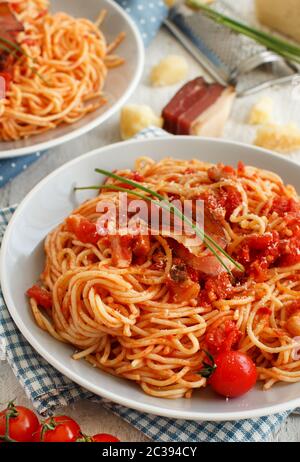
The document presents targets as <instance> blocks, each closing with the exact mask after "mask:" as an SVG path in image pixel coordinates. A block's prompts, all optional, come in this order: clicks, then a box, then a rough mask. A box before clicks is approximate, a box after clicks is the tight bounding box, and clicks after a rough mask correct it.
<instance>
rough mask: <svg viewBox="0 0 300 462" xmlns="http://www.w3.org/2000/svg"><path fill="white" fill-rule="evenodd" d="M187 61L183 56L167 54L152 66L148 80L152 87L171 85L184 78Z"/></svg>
mask: <svg viewBox="0 0 300 462" xmlns="http://www.w3.org/2000/svg"><path fill="white" fill-rule="evenodd" d="M187 73H188V63H187V61H186V59H185V58H184V57H183V56H177V55H169V56H167V57H166V58H164V59H162V60H161V61H160V62H159V63H158V64H157V65H156V66H154V67H153V69H152V71H151V75H150V82H151V84H152V85H153V86H154V87H164V86H166V85H173V84H175V83H178V82H180V81H181V80H183V79H185V78H186V76H187Z"/></svg>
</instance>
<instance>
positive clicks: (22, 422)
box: [0, 402, 39, 443]
mask: <svg viewBox="0 0 300 462" xmlns="http://www.w3.org/2000/svg"><path fill="white" fill-rule="evenodd" d="M38 426H39V420H38V418H37V416H36V415H35V413H34V412H33V411H31V410H30V409H28V408H27V407H24V406H15V405H14V403H13V402H11V403H9V404H8V406H7V408H6V409H4V410H3V411H2V412H0V441H8V442H9V441H11V442H16V441H17V442H22V443H23V442H30V441H33V433H34V432H36V431H37V429H38Z"/></svg>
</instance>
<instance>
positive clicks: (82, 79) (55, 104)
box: [0, 0, 124, 141]
mask: <svg viewBox="0 0 300 462" xmlns="http://www.w3.org/2000/svg"><path fill="white" fill-rule="evenodd" d="M11 5H12V8H13V9H14V11H15V14H16V16H17V18H18V20H19V21H20V22H21V23H22V24H23V25H24V31H22V32H20V33H19V34H18V43H19V45H20V46H21V47H22V54H21V55H20V56H16V57H15V60H14V63H13V70H12V82H11V84H10V85H9V89H8V91H7V96H6V98H5V99H3V100H1V101H0V139H1V140H3V141H9V140H18V139H20V138H25V137H28V136H31V135H35V134H39V133H42V132H45V131H47V130H49V129H52V128H55V127H57V126H58V125H60V124H62V123H66V124H71V123H74V122H76V121H78V120H80V119H81V118H82V117H84V116H85V115H86V114H88V113H90V112H92V111H95V110H96V109H97V108H99V107H101V106H102V105H104V104H105V103H106V99H105V96H104V94H103V86H104V83H105V80H106V78H107V73H108V70H109V69H110V68H113V67H116V66H119V65H121V64H122V63H123V59H122V58H119V57H118V56H116V55H114V54H113V52H114V50H115V48H116V47H117V46H118V45H119V43H120V42H121V41H122V40H123V38H124V35H123V34H122V33H120V34H119V35H118V37H117V38H116V40H115V41H114V42H113V43H111V44H107V42H106V39H105V37H104V35H103V33H102V32H101V30H100V29H99V26H101V22H102V21H103V19H104V17H105V12H102V13H101V14H100V16H99V18H98V20H97V21H96V22H95V23H92V22H91V21H89V20H88V19H81V18H80V19H79V18H73V17H71V16H69V15H68V14H65V13H56V14H51V13H49V12H48V9H47V8H48V1H46V0H26V1H25V0H24V1H19V0H18V1H17V2H13V1H12V2H11Z"/></svg>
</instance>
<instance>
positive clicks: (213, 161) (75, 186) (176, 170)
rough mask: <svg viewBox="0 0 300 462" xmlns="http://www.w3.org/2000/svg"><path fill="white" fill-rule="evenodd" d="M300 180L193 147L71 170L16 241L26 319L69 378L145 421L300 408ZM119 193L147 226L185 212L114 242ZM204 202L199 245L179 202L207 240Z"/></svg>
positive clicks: (46, 189)
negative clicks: (146, 416)
mask: <svg viewBox="0 0 300 462" xmlns="http://www.w3.org/2000/svg"><path fill="white" fill-rule="evenodd" d="M299 168H300V167H299V166H298V165H296V164H295V163H293V162H292V161H290V160H288V159H285V158H282V157H280V156H277V155H275V154H272V153H269V152H268V151H264V150H262V149H259V148H256V147H251V146H246V145H243V144H239V143H233V142H227V141H217V140H212V139H205V138H202V139H199V138H195V137H178V138H177V139H176V141H174V139H173V138H171V137H166V138H162V139H153V140H139V141H134V142H132V141H128V142H124V143H122V144H115V145H112V146H109V147H105V148H102V149H98V150H96V151H93V152H91V153H88V154H85V155H84V156H81V157H79V158H77V159H75V160H73V161H71V162H69V163H67V164H65V165H64V166H62V167H61V168H59V169H58V170H56V171H55V172H53V173H52V174H51V175H49V176H48V177H46V178H45V179H44V180H43V181H41V182H40V183H39V184H38V185H37V186H36V187H35V188H34V189H33V190H32V191H31V192H30V193H29V194H28V196H27V197H26V198H25V199H24V200H23V202H22V203H21V204H20V205H19V207H18V209H17V211H16V212H15V214H14V216H13V218H12V220H11V222H10V223H9V226H8V229H7V231H6V234H5V236H4V240H3V245H2V252H1V266H0V271H1V286H2V290H3V294H4V297H5V300H6V303H7V306H8V308H9V310H10V313H11V315H12V317H13V319H14V321H15V322H16V324H17V326H18V327H19V329H20V330H21V332H22V333H23V334H24V336H25V337H26V339H27V340H28V341H29V342H30V343H31V345H32V346H33V347H34V348H35V349H36V351H37V352H38V353H40V354H41V355H42V356H43V357H44V358H45V359H46V360H47V361H49V363H51V364H52V365H53V366H54V367H56V368H57V369H58V370H60V371H61V372H62V373H64V374H65V375H66V376H67V377H69V378H71V379H72V380H74V381H75V382H77V383H78V384H80V385H82V386H83V387H85V388H86V389H88V390H90V391H92V392H94V393H96V394H97V395H100V396H103V397H105V398H107V399H110V400H112V401H115V402H117V403H120V404H122V405H125V406H128V407H131V408H135V409H138V410H141V411H144V412H149V413H154V414H158V415H165V416H169V417H175V418H182V419H194V420H230V419H231V420H233V419H243V418H250V417H257V416H261V415H267V414H270V413H275V412H279V411H282V410H284V409H290V408H293V407H296V406H298V405H299V404H300V383H299V381H300V359H299V356H300V355H299V349H300V342H299V334H300V332H299V317H300V255H299V254H300V252H299V223H300V200H299V196H298V194H297V192H296V189H295V188H297V186H298V182H299ZM96 169H97V171H96ZM57 185H59V187H57ZM291 185H293V186H291ZM83 187H85V188H87V189H79V188H83ZM91 188H94V189H91ZM121 193H122V194H127V196H126V197H127V199H126V200H127V202H126V204H127V205H128V204H129V205H130V206H131V207H132V206H133V205H134V201H136V200H137V199H142V200H145V203H146V204H147V206H146V209H145V210H146V212H145V216H148V212H149V210H150V207H152V206H153V207H154V209H155V210H156V209H157V208H158V209H159V210H163V209H164V210H167V211H172V212H171V214H172V217H173V218H172V220H171V222H172V224H171V228H169V229H167V227H166V226H165V225H164V224H161V223H160V221H159V224H158V225H156V228H155V230H154V231H156V232H152V231H151V232H150V231H149V230H150V228H149V227H148V228H147V227H146V228H144V229H143V232H141V233H139V234H130V233H129V234H128V233H127V234H124V233H121V231H120V230H117V232H115V233H113V232H112V228H111V226H110V223H111V222H110V219H111V218H107V219H106V220H104V221H103V220H101V219H102V218H103V216H104V214H105V211H106V208H107V205H105V204H107V203H108V201H110V202H109V203H111V202H112V203H113V204H114V205H115V208H116V210H117V211H120V210H121V198H120V194H121ZM122 197H123V196H122ZM147 198H148V199H147ZM159 199H162V202H161V203H160V205H158V201H159ZM198 200H199V201H200V203H201V204H202V205H203V207H202V214H203V217H204V228H203V233H204V235H203V236H202V237H204V239H202V240H200V241H198V240H196V241H193V243H191V240H190V236H188V235H187V231H183V232H182V233H179V234H178V233H175V230H177V225H178V221H176V220H177V219H179V222H182V221H184V222H186V223H187V222H188V221H189V218H188V215H187V212H186V211H184V213H182V214H180V204H181V203H184V201H190V202H188V203H189V204H192V205H191V207H190V209H189V210H191V211H192V212H191V213H192V215H191V218H190V222H189V223H190V224H191V226H192V234H193V232H195V234H196V235H197V236H198V234H199V233H200V231H199V230H200V227H198V223H200V221H198V218H196V215H195V211H196V210H197V209H195V208H194V204H198V202H195V201H198ZM176 204H177V205H176ZM100 205H101V206H100ZM197 207H198V206H197ZM128 210H129V209H128ZM130 210H131V211H128V214H129V212H130V217H131V218H133V217H135V215H134V213H133V211H132V209H130ZM151 210H152V209H151ZM184 210H185V209H184ZM118 216H119V220H121V218H120V217H121V216H122V217H123V218H124V216H125V214H124V213H122V214H119V215H118ZM126 216H127V212H126ZM128 216H129V215H128ZM128 216H127V218H128ZM197 216H198V215H197ZM175 218H176V219H175ZM135 222H136V220H135ZM99 223H100V224H99ZM200 234H201V233H200Z"/></svg>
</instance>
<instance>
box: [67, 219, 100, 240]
mask: <svg viewBox="0 0 300 462" xmlns="http://www.w3.org/2000/svg"><path fill="white" fill-rule="evenodd" d="M66 224H67V229H68V231H70V232H71V233H74V234H75V236H76V237H77V239H78V240H79V241H80V242H83V243H88V244H94V245H96V244H97V242H98V241H99V239H100V236H99V234H98V231H97V226H96V224H95V223H92V222H91V221H89V220H87V219H86V218H83V217H80V216H78V215H71V216H69V217H68V218H67V220H66Z"/></svg>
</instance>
